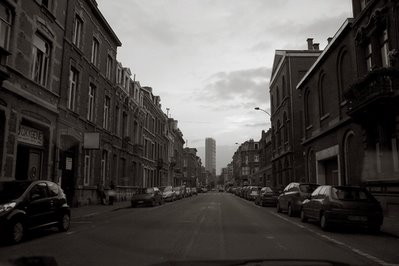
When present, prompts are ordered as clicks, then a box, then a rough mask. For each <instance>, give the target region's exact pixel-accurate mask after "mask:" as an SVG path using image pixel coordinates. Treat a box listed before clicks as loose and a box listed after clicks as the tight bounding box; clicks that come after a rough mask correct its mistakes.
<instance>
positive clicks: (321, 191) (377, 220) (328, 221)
mask: <svg viewBox="0 0 399 266" xmlns="http://www.w3.org/2000/svg"><path fill="white" fill-rule="evenodd" d="M308 219H314V220H317V221H319V222H320V226H321V228H322V229H323V230H328V229H329V227H330V226H332V225H337V224H341V225H356V226H359V225H360V226H363V227H366V228H368V229H369V230H370V231H373V232H378V231H380V228H381V225H382V223H383V219H384V215H383V212H382V208H381V205H380V203H379V202H378V201H377V200H376V199H375V198H374V197H373V196H372V195H371V194H370V193H369V192H368V191H367V190H366V189H363V188H360V187H349V186H320V187H318V188H317V189H316V190H315V191H313V193H312V195H311V196H310V197H309V199H306V200H305V201H304V202H303V205H302V208H301V221H303V222H306V221H307V220H308Z"/></svg>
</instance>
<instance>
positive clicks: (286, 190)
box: [279, 184, 291, 210]
mask: <svg viewBox="0 0 399 266" xmlns="http://www.w3.org/2000/svg"><path fill="white" fill-rule="evenodd" d="M290 188H291V184H289V185H288V186H286V187H285V188H284V190H283V192H282V193H281V195H280V198H279V204H280V208H282V209H283V210H286V209H287V208H288V206H287V205H288V202H287V197H288V193H289V190H290Z"/></svg>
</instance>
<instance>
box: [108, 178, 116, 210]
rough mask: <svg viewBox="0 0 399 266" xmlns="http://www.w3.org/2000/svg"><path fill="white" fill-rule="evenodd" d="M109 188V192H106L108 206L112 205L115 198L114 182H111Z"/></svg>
mask: <svg viewBox="0 0 399 266" xmlns="http://www.w3.org/2000/svg"><path fill="white" fill-rule="evenodd" d="M109 188H110V190H109V191H108V203H109V205H114V199H115V196H116V192H115V185H114V182H112V181H111V184H110V185H109Z"/></svg>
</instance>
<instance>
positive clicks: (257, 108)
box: [254, 107, 272, 117]
mask: <svg viewBox="0 0 399 266" xmlns="http://www.w3.org/2000/svg"><path fill="white" fill-rule="evenodd" d="M254 109H255V110H259V111H262V112H265V113H266V114H267V115H268V116H270V117H271V116H272V115H271V114H270V113H269V112H268V111H266V110H263V109H261V108H259V107H255V108H254Z"/></svg>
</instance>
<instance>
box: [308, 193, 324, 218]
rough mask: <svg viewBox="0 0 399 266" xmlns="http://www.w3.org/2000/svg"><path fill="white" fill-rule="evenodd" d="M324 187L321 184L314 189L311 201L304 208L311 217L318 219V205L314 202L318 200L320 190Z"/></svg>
mask: <svg viewBox="0 0 399 266" xmlns="http://www.w3.org/2000/svg"><path fill="white" fill-rule="evenodd" d="M322 187H323V186H320V187H318V188H316V189H315V190H314V191H313V193H312V194H311V195H310V199H309V202H307V203H306V208H305V209H304V210H305V214H306V216H308V217H310V218H313V219H318V218H317V217H316V211H315V206H316V205H315V204H314V202H315V201H317V200H318V197H319V192H320V190H321V188H322ZM317 216H318V215H317Z"/></svg>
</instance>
